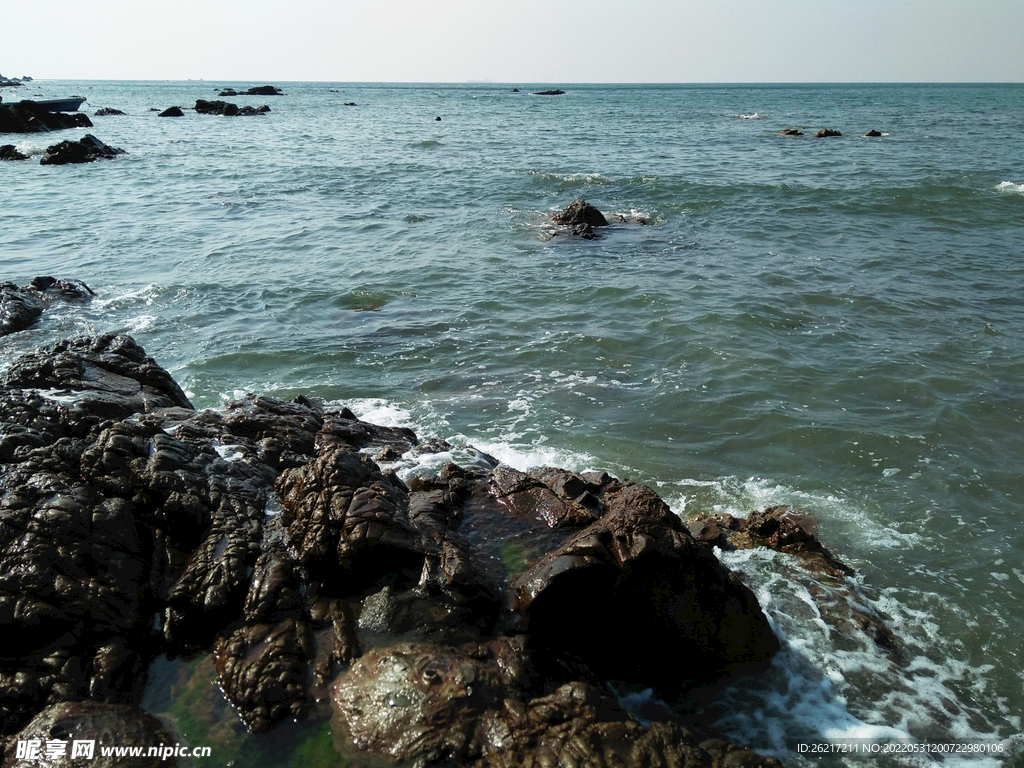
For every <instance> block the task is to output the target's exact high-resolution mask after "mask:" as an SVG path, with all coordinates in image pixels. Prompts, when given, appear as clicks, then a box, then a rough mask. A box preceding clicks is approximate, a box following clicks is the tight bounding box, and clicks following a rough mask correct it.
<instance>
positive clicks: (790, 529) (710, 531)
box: [687, 506, 853, 576]
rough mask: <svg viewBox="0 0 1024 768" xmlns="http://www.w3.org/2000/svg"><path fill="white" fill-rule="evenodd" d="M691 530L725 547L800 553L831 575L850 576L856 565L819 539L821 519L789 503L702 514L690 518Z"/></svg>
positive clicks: (810, 564)
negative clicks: (745, 512) (741, 513)
mask: <svg viewBox="0 0 1024 768" xmlns="http://www.w3.org/2000/svg"><path fill="white" fill-rule="evenodd" d="M687 528H688V529H689V531H690V533H692V534H693V535H694V537H696V538H697V540H698V541H701V542H703V543H705V544H711V545H713V546H717V547H721V548H722V549H753V548H754V547H768V548H770V549H774V550H777V551H779V552H785V553H786V554H789V555H793V556H795V557H797V558H798V559H799V560H800V562H801V563H803V565H804V566H805V567H806V568H808V569H810V570H812V571H816V572H818V573H822V574H827V575H829V576H849V575H851V574H852V573H853V569H852V568H850V567H849V566H848V565H846V564H845V563H843V562H842V560H840V559H839V557H838V556H837V555H836V554H835V553H834V552H832V551H831V550H830V549H828V548H827V547H826V546H825V545H824V544H822V543H821V541H819V540H818V537H817V533H818V523H817V521H815V520H814V519H813V518H811V517H809V516H807V515H804V514H801V513H800V512H798V511H796V510H793V509H790V508H789V507H785V506H778V507H768V508H766V509H764V510H763V511H757V510H755V511H753V512H751V513H750V514H749V515H748V516H747V517H745V518H743V517H735V516H733V515H727V514H718V515H699V516H697V517H693V518H691V519H690V520H689V521H687Z"/></svg>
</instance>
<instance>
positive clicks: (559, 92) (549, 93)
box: [533, 88, 565, 96]
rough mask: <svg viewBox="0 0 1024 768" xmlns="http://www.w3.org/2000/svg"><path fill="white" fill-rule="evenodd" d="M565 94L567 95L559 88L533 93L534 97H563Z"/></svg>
mask: <svg viewBox="0 0 1024 768" xmlns="http://www.w3.org/2000/svg"><path fill="white" fill-rule="evenodd" d="M564 94H565V91H563V90H561V89H559V88H553V89H552V90H550V91H534V92H533V95H534V96H562V95H564Z"/></svg>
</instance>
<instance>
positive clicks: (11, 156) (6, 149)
mask: <svg viewBox="0 0 1024 768" xmlns="http://www.w3.org/2000/svg"><path fill="white" fill-rule="evenodd" d="M0 160H28V155H23V154H22V153H21V152H19V151H18V149H17V147H15V146H14V145H13V144H4V145H3V146H2V147H0Z"/></svg>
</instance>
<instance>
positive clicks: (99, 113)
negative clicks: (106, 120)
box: [96, 107, 124, 117]
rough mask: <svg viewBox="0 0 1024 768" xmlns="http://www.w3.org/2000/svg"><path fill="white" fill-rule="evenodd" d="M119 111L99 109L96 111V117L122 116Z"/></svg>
mask: <svg viewBox="0 0 1024 768" xmlns="http://www.w3.org/2000/svg"><path fill="white" fill-rule="evenodd" d="M123 114H124V112H122V111H121V110H120V109H114V108H113V107H101V108H100V109H97V110H96V116H97V117H107V116H108V115H123Z"/></svg>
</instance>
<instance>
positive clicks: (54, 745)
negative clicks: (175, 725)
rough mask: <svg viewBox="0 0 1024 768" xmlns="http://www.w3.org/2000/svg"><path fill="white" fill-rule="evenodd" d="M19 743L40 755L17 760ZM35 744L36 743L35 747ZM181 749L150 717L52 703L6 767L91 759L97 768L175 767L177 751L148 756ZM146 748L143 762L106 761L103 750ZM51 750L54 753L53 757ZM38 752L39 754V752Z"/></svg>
mask: <svg viewBox="0 0 1024 768" xmlns="http://www.w3.org/2000/svg"><path fill="white" fill-rule="evenodd" d="M76 741H80V742H93V747H92V748H93V752H92V753H89V754H88V756H87V757H86V756H85V755H75V754H74V742H76ZM18 742H22V743H23V745H24V748H26V749H27V748H28V747H29V746H30V745H32V746H34V748H35V750H38V751H37V752H35V755H34V756H32V757H30V756H28V755H27V754H26V755H25V756H23V757H20V758H19V757H18V755H17V749H18ZM33 743H34V744H33ZM180 744H181V738H180V737H178V736H177V735H176V734H175V733H174V732H173V731H171V730H170V729H169V728H168V727H167V726H166V725H165V724H164V723H162V722H160V721H159V720H158V719H157V718H155V717H153V716H152V715H151V714H149V713H148V712H143V711H142V710H141V709H136V708H135V707H128V706H124V705H119V704H98V703H96V702H91V701H81V702H62V703H58V704H52V705H50V706H48V707H47V708H46V709H44V710H43V711H42V712H40V713H39V714H38V715H36V717H35V718H33V719H32V722H30V723H29V724H28V725H26V726H25V728H23V729H22V731H21V732H20V733H18V734H17V736H16V737H15V738H13V739H12V740H11V742H10V744H9V746H8V748H7V749H6V750H5V753H4V760H3V765H4V766H5V768H8V767H9V768H14V767H15V766H17V768H71V767H72V766H77V765H81V764H82V761H83V760H86V761H87V762H88V764H89V765H90V766H95V768H119V767H121V766H125V765H129V764H130V765H132V766H138V767H139V768H157V766H167V768H173V766H176V765H178V764H179V761H178V759H177V758H176V757H174V755H173V754H172V752H168V754H167V755H166V756H164V755H152V756H150V755H148V754H147V753H148V750H149V748H150V747H169V748H171V750H173V749H174V747H175V746H177V745H180ZM101 746H103V747H113V746H118V747H120V746H137V747H144V748H145V750H146V751H145V752H144V753H143V755H142V756H141V757H133V758H131V759H127V758H125V757H124V756H105V755H103V754H102V751H101V749H100V747H101ZM48 749H50V750H54V753H53V755H52V756H51V755H48V754H47V751H48ZM35 750H34V751H35Z"/></svg>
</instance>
